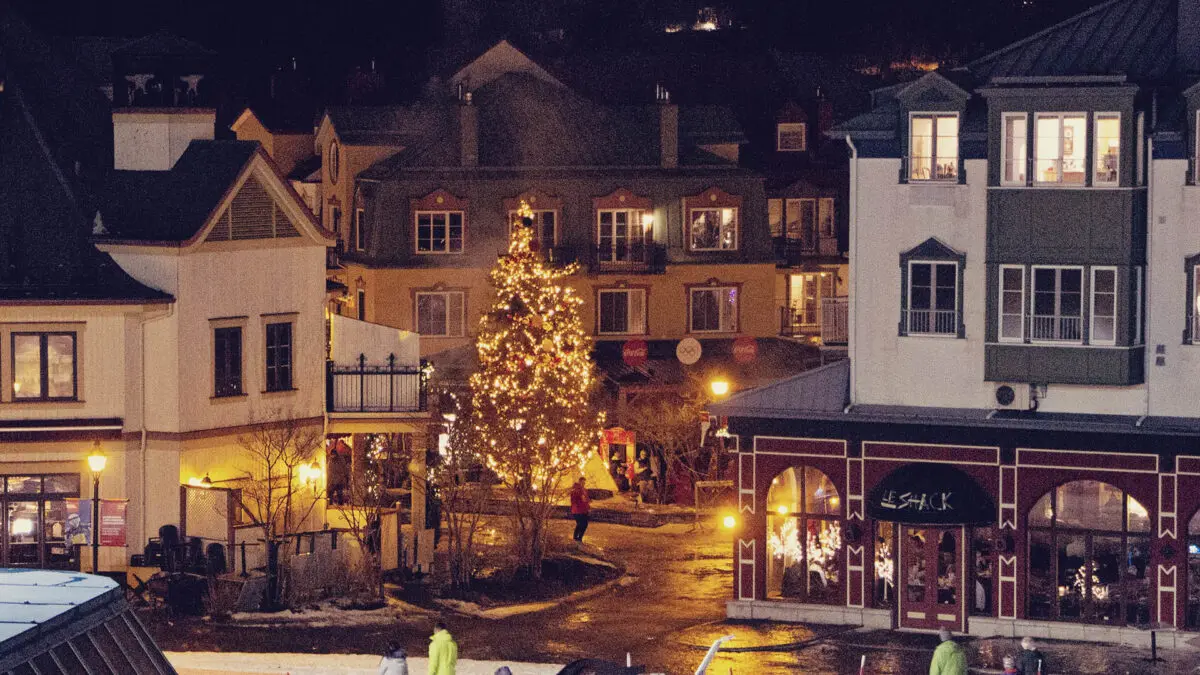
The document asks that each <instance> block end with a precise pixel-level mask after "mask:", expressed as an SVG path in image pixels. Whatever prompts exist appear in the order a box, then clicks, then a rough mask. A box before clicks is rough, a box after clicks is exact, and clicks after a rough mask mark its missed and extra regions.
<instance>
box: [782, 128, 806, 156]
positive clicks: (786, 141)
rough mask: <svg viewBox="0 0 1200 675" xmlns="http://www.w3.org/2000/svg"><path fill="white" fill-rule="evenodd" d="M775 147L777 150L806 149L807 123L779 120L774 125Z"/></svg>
mask: <svg viewBox="0 0 1200 675" xmlns="http://www.w3.org/2000/svg"><path fill="white" fill-rule="evenodd" d="M775 149H776V150H778V151H779V152H804V151H805V150H808V125H807V124H805V123H804V122H780V123H779V124H776V125H775Z"/></svg>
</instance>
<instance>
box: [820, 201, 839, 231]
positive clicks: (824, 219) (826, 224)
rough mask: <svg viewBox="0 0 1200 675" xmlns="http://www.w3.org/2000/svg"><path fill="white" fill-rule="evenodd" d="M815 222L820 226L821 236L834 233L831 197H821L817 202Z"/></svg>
mask: <svg viewBox="0 0 1200 675" xmlns="http://www.w3.org/2000/svg"><path fill="white" fill-rule="evenodd" d="M817 222H818V223H820V226H821V236H823V237H832V236H834V234H835V226H834V220H833V198H831V197H822V198H821V199H820V200H819V201H818V202H817Z"/></svg>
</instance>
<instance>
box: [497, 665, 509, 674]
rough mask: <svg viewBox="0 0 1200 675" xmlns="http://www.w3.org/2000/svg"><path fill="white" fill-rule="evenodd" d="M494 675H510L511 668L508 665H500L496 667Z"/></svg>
mask: <svg viewBox="0 0 1200 675" xmlns="http://www.w3.org/2000/svg"><path fill="white" fill-rule="evenodd" d="M495 675H512V669H510V668H509V667H508V666H500V667H499V668H497V669H496V673H495Z"/></svg>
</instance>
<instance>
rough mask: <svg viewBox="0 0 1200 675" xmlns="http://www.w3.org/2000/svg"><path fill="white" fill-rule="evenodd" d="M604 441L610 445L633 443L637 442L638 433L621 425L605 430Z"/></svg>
mask: <svg viewBox="0 0 1200 675" xmlns="http://www.w3.org/2000/svg"><path fill="white" fill-rule="evenodd" d="M604 442H605V443H607V444H608V445H633V444H635V443H636V442H637V434H635V433H634V432H632V431H628V430H626V429H622V428H621V427H613V428H611V429H605V430H604Z"/></svg>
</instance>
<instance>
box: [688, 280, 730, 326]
mask: <svg viewBox="0 0 1200 675" xmlns="http://www.w3.org/2000/svg"><path fill="white" fill-rule="evenodd" d="M689 297H690V302H689V303H688V330H689V331H690V332H692V333H733V332H736V331H737V319H738V289H737V287H735V286H724V287H717V288H693V289H692V290H691V292H690V294H689Z"/></svg>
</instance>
